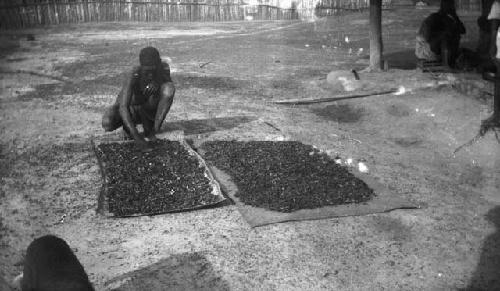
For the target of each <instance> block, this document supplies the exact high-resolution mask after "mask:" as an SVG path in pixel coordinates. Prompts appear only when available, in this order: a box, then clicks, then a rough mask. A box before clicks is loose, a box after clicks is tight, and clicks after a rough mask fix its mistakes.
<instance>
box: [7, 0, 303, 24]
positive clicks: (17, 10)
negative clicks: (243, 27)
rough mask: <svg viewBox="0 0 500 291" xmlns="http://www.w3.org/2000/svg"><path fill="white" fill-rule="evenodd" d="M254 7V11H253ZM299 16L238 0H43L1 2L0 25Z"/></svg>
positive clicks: (266, 18) (184, 20) (287, 17)
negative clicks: (214, 0)
mask: <svg viewBox="0 0 500 291" xmlns="http://www.w3.org/2000/svg"><path fill="white" fill-rule="evenodd" d="M254 11H255V12H254ZM246 16H252V18H253V19H257V20H290V19H294V18H295V19H297V14H296V12H295V11H293V10H292V9H283V8H279V7H275V6H270V5H258V6H255V9H254V7H252V6H249V5H243V4H239V3H220V2H219V3H198V2H170V1H168V0H165V1H126V0H121V1H116V0H115V1H89V0H80V1H70V0H57V1H54V0H52V1H44V2H38V3H37V2H33V3H25V4H10V5H9V4H7V5H2V6H0V28H23V27H33V26H43V25H51V24H62V23H80V22H103V21H141V22H186V21H193V22H210V21H233V20H244V19H245V17H246Z"/></svg>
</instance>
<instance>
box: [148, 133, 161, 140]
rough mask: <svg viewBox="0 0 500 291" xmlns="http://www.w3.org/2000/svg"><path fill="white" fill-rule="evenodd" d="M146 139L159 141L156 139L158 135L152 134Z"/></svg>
mask: <svg viewBox="0 0 500 291" xmlns="http://www.w3.org/2000/svg"><path fill="white" fill-rule="evenodd" d="M146 138H147V139H148V140H149V141H157V140H158V138H157V137H156V135H154V134H151V135H149V136H146Z"/></svg>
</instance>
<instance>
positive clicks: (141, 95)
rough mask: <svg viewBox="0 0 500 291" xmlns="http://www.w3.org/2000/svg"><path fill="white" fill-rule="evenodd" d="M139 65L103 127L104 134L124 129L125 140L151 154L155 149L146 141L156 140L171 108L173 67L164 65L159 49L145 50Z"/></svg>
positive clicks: (141, 53)
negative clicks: (132, 142) (140, 126)
mask: <svg viewBox="0 0 500 291" xmlns="http://www.w3.org/2000/svg"><path fill="white" fill-rule="evenodd" d="M139 63H140V66H138V67H135V68H134V69H133V70H132V72H131V73H130V74H129V75H128V76H127V79H126V81H125V83H124V84H123V87H122V89H121V91H120V93H119V94H118V97H117V98H116V101H115V104H113V105H112V106H111V107H109V108H107V109H106V112H105V113H104V115H103V117H102V127H103V128H104V130H105V131H114V130H116V129H118V128H119V127H123V133H124V137H125V138H126V139H134V140H135V142H136V143H137V145H138V146H139V148H140V149H141V150H142V151H150V150H151V149H152V148H151V146H150V145H149V144H148V142H147V141H146V139H145V138H147V139H148V140H149V141H153V140H156V136H155V135H156V133H158V132H159V131H160V128H161V125H162V123H163V121H164V120H165V117H166V116H167V113H168V111H169V110H170V106H171V105H172V101H173V99H174V94H175V87H174V84H173V82H172V80H171V78H170V67H169V65H168V64H167V63H166V62H162V60H161V58H160V53H159V52H158V50H157V49H156V48H154V47H146V48H143V49H142V50H141V51H140V53H139ZM138 124H142V127H143V128H144V131H143V133H142V134H141V133H139V131H138V130H137V127H136V126H137V125H138Z"/></svg>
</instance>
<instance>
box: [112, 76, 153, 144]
mask: <svg viewBox="0 0 500 291" xmlns="http://www.w3.org/2000/svg"><path fill="white" fill-rule="evenodd" d="M134 73H135V70H134V71H132V73H131V74H130V75H129V76H128V77H127V80H126V81H125V84H124V85H123V89H122V92H121V94H120V98H119V100H118V102H119V112H120V116H121V117H122V120H123V126H124V127H125V128H126V129H127V130H128V132H129V133H130V134H131V135H132V137H133V138H134V140H135V141H136V142H137V143H139V144H145V143H146V141H145V140H144V138H143V137H142V136H141V135H140V134H139V131H137V128H136V127H135V124H134V122H133V121H132V117H131V116H130V111H129V106H130V102H131V100H132V86H133V80H134Z"/></svg>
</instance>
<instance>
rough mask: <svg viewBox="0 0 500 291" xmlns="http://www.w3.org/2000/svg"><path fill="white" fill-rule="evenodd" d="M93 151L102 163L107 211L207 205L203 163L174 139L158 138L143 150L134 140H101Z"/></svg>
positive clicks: (163, 210) (210, 196) (213, 200)
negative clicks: (150, 149) (151, 147)
mask: <svg viewBox="0 0 500 291" xmlns="http://www.w3.org/2000/svg"><path fill="white" fill-rule="evenodd" d="M96 154H97V156H98V159H100V160H101V161H102V163H101V166H102V167H104V175H105V183H106V184H107V185H105V186H106V187H105V188H106V189H107V193H106V194H107V199H108V206H109V212H111V213H113V214H114V215H115V216H130V215H136V214H139V215H148V214H159V213H166V212H172V211H176V210H185V209H194V208H196V207H200V206H204V205H211V204H214V203H216V202H218V200H220V197H218V196H217V195H214V194H212V190H213V188H212V186H211V185H210V182H209V181H210V180H209V179H208V178H207V177H206V176H205V174H204V173H205V172H204V171H205V167H204V166H202V165H200V163H199V161H198V159H197V158H196V157H195V156H193V155H191V154H189V152H188V151H187V150H186V149H185V148H184V146H183V145H182V144H180V142H178V141H167V140H159V141H156V142H154V143H153V151H151V152H146V153H143V152H141V151H139V150H137V148H136V146H135V145H134V143H132V142H130V143H103V144H100V145H98V146H97V150H96Z"/></svg>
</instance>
